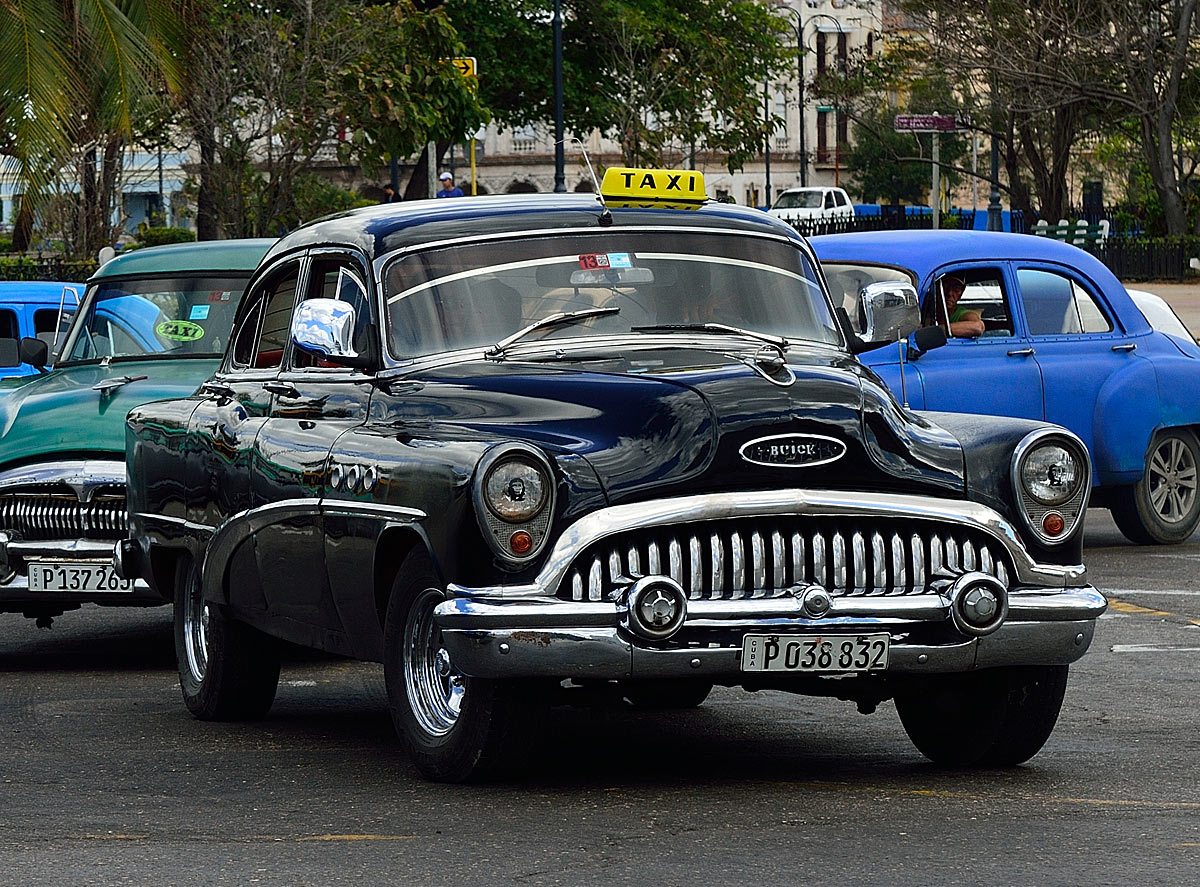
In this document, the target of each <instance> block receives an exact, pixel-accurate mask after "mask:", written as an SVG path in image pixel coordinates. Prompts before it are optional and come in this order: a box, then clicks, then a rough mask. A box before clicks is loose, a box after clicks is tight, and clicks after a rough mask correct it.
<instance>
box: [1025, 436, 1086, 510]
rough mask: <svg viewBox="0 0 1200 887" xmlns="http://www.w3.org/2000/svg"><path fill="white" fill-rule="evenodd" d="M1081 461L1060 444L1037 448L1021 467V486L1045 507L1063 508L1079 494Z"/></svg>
mask: <svg viewBox="0 0 1200 887" xmlns="http://www.w3.org/2000/svg"><path fill="white" fill-rule="evenodd" d="M1081 481H1082V478H1081V477H1080V464H1079V460H1078V459H1077V458H1076V457H1075V456H1074V455H1073V454H1072V453H1071V452H1070V451H1069V450H1067V449H1066V448H1065V447H1060V446H1058V445H1057V444H1049V445H1047V446H1043V447H1038V448H1037V449H1035V450H1033V451H1031V452H1030V453H1029V455H1027V456H1026V457H1025V461H1024V463H1023V464H1022V465H1021V485H1022V486H1023V487H1024V488H1025V492H1027V493H1028V494H1029V495H1030V497H1031V498H1033V499H1034V500H1035V501H1037V502H1040V503H1041V504H1043V505H1061V504H1062V503H1063V502H1066V501H1067V500H1068V499H1070V498H1071V497H1072V496H1073V495H1075V493H1076V492H1078V490H1079V484H1080V482H1081Z"/></svg>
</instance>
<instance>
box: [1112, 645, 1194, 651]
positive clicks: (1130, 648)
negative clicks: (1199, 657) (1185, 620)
mask: <svg viewBox="0 0 1200 887" xmlns="http://www.w3.org/2000/svg"><path fill="white" fill-rule="evenodd" d="M1110 649H1111V650H1112V652H1114V653H1200V647H1175V646H1172V645H1170V644H1113V645H1112V647H1111V648H1110Z"/></svg>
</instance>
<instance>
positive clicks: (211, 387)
mask: <svg viewBox="0 0 1200 887" xmlns="http://www.w3.org/2000/svg"><path fill="white" fill-rule="evenodd" d="M200 390H201V391H203V392H205V393H206V394H214V395H216V396H217V397H225V398H228V399H230V400H233V398H234V397H235V392H234V390H233V389H232V388H231V387H230V386H228V385H226V384H225V383H224V382H205V383H204V384H203V385H201V386H200Z"/></svg>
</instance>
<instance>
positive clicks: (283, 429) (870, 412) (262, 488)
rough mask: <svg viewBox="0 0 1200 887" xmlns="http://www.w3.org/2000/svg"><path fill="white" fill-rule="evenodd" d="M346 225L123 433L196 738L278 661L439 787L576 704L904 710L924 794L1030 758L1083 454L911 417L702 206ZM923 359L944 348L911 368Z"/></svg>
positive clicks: (1083, 595)
mask: <svg viewBox="0 0 1200 887" xmlns="http://www.w3.org/2000/svg"><path fill="white" fill-rule="evenodd" d="M601 193H602V196H601V197H599V198H598V197H597V196H596V195H582V194H573V195H536V196H522V197H489V198H483V199H478V200H439V201H428V202H419V203H412V204H403V205H389V206H380V207H373V208H369V209H364V210H359V211H352V212H349V213H346V214H344V215H340V216H335V217H332V218H329V219H326V220H322V221H318V222H315V223H313V224H310V225H307V226H305V227H302V228H300V229H299V230H297V231H295V232H293V233H292V234H289V235H287V236H286V237H284V238H283V239H281V240H280V241H279V243H278V244H277V245H276V246H275V247H274V248H273V249H272V250H271V251H270V253H269V254H268V255H267V257H266V258H265V259H264V260H263V263H262V265H261V266H260V268H259V270H258V271H257V273H256V275H255V277H254V279H253V281H252V283H251V286H250V289H249V290H248V296H247V298H246V300H245V301H244V302H243V304H242V306H241V309H240V311H239V314H238V318H237V320H236V322H235V330H234V334H233V338H232V340H231V344H230V347H229V349H228V351H227V354H226V356H225V360H224V363H223V365H222V367H221V369H220V371H219V372H217V374H216V375H215V376H213V378H212V379H211V380H210V381H208V382H207V383H206V384H205V385H204V387H203V389H202V390H201V391H200V392H199V393H198V394H197V395H195V396H193V397H189V398H186V399H180V400H172V401H165V402H160V403H155V404H150V405H147V406H144V407H139V408H137V409H135V410H133V411H132V412H131V413H130V414H129V418H128V451H127V458H128V476H129V484H130V493H129V512H130V513H129V526H130V538H129V539H127V540H126V541H125V542H123V543H121V544H119V545H118V549H117V556H116V561H117V568H118V570H119V571H120V572H121V573H122V574H123V575H125V576H127V577H135V576H136V577H140V578H144V579H145V580H146V581H148V582H149V583H150V585H151V586H152V587H153V588H155V589H157V590H158V592H159V593H161V594H162V595H163V596H164V597H165V598H173V599H174V602H175V623H176V642H177V649H178V654H179V666H180V679H181V684H182V688H183V696H184V700H185V701H186V703H187V706H188V708H189V709H190V710H191V711H192V712H193V713H194V714H195V715H196V716H197V717H200V718H205V719H223V718H250V717H259V716H262V715H264V714H265V713H266V712H267V710H268V709H269V708H270V706H271V703H272V700H273V698H274V695H275V689H276V684H277V681H278V675H279V650H278V646H277V644H276V642H275V639H284V640H287V641H291V642H296V643H299V644H304V645H308V646H311V647H315V648H319V649H322V650H327V651H332V652H335V653H339V654H344V655H348V656H353V657H358V658H361V659H366V660H375V661H382V662H383V663H384V671H385V676H386V682H387V688H388V694H389V699H390V704H391V708H392V712H393V717H394V720H395V725H396V727H397V730H398V732H399V734H400V736H401V738H402V741H403V742H404V745H405V746H406V747H407V749H408V751H409V752H410V753H411V754H412V756H413V758H414V760H415V761H416V763H417V765H418V767H419V768H420V769H421V771H422V772H423V773H424V774H425V775H426V776H428V777H430V778H433V779H446V780H458V779H465V778H469V777H472V776H476V775H479V774H481V773H484V772H486V771H487V770H488V769H490V768H491V767H492V766H494V765H495V764H497V763H498V762H500V761H501V760H503V759H504V757H505V754H504V752H505V749H506V748H507V744H508V740H509V738H511V736H512V735H513V734H512V728H514V727H516V726H519V725H521V724H522V723H528V722H529V720H530V718H531V716H530V714H529V712H530V711H531V710H536V707H537V706H538V705H545V704H550V703H551V702H553V701H555V700H558V699H568V700H569V699H570V698H571V697H570V694H571V693H577V694H584V695H586V694H588V693H589V691H590V693H591V694H596V693H600V694H607V695H609V696H610V697H612V698H619V699H623V700H625V702H622V704H626V703H630V704H634V705H639V706H690V705H697V704H699V703H701V702H702V701H703V700H704V698H705V696H706V695H707V693H708V691H709V690H710V689H711V687H712V686H713V685H714V684H725V685H740V686H742V687H745V688H747V689H759V688H776V689H783V690H791V691H795V692H799V693H809V694H827V695H833V696H837V697H839V698H844V699H848V700H852V701H855V702H857V704H858V706H859V707H860V709H862V710H863V711H865V712H869V711H871V710H873V709H874V708H875V706H876V705H877V704H878V703H880V702H882V701H884V700H887V699H891V698H894V699H895V701H896V705H897V707H898V709H899V713H900V716H901V718H902V720H903V723H904V726H905V729H906V730H907V731H908V733H909V735H910V737H911V738H912V739H913V741H914V742H915V744H916V745H917V747H918V748H919V749H920V750H921V751H922V752H923V753H924V754H925V755H927V756H928V757H930V758H932V759H933V760H935V761H939V762H944V763H950V764H957V765H997V764H1008V765H1011V764H1017V763H1020V762H1022V761H1025V760H1027V759H1028V758H1030V757H1031V756H1032V755H1034V754H1036V752H1037V751H1038V750H1039V749H1040V748H1041V747H1042V745H1043V743H1044V742H1045V741H1046V739H1047V737H1048V736H1049V735H1050V732H1051V730H1052V729H1053V726H1054V723H1055V721H1056V719H1057V716H1058V711H1059V708H1060V705H1061V703H1062V699H1063V694H1064V691H1065V686H1066V680H1067V669H1068V665H1069V663H1071V662H1073V661H1074V660H1076V659H1078V658H1079V657H1080V656H1082V655H1083V653H1084V652H1085V651H1086V650H1087V648H1088V645H1089V643H1090V642H1091V639H1092V633H1093V629H1094V626H1095V620H1096V618H1097V617H1098V616H1099V615H1100V613H1101V612H1102V611H1103V610H1104V607H1105V599H1104V597H1103V596H1102V595H1101V594H1100V593H1099V592H1097V591H1096V590H1095V589H1094V588H1092V587H1091V586H1090V585H1088V583H1087V581H1086V579H1085V571H1084V568H1083V566H1082V565H1081V548H1082V545H1081V525H1082V522H1083V515H1084V511H1085V508H1086V506H1087V500H1088V493H1089V490H1090V486H1091V484H1090V478H1091V467H1090V464H1089V461H1088V455H1087V450H1086V449H1085V447H1084V446H1083V445H1082V443H1081V442H1080V441H1079V440H1078V439H1077V438H1076V437H1075V436H1074V435H1072V434H1071V433H1070V432H1068V431H1065V430H1064V429H1062V428H1059V427H1057V426H1053V425H1047V424H1045V423H1042V422H1033V421H1025V420H1016V419H998V418H986V417H978V416H958V415H954V414H916V413H913V412H910V411H909V410H908V409H907V408H905V407H904V406H902V405H901V404H899V403H897V401H896V399H895V398H893V396H892V395H891V394H890V393H889V391H888V388H887V386H886V385H884V384H883V383H882V382H881V381H880V379H879V378H878V377H877V376H876V375H875V374H874V373H873V372H871V371H870V370H868V369H866V368H864V367H863V366H862V365H861V364H860V363H859V362H858V360H857V359H856V358H855V357H854V352H856V351H861V350H863V349H865V348H869V347H873V346H883V345H884V344H885V341H884V340H888V341H890V342H891V344H890V345H887V346H886V347H892V348H896V347H899V346H898V345H897V344H896V339H897V336H906V335H908V333H909V332H911V331H912V329H913V327H915V325H916V322H917V321H916V314H915V312H916V299H915V293H914V292H913V291H912V289H911V287H908V286H907V285H905V284H898V283H883V284H875V285H873V288H871V290H870V292H866V293H864V294H862V296H863V297H862V298H861V299H860V304H861V306H862V309H861V310H862V311H863V312H864V317H863V318H862V320H863V322H864V324H865V327H864V328H865V330H866V331H867V335H866V338H867V339H870V340H872V341H864V340H863V339H862V338H859V337H857V336H855V334H854V333H853V332H852V331H851V327H850V325H849V324H848V323H847V322H846V318H845V317H844V316H840V317H839V315H838V314H837V313H835V311H834V309H833V307H832V305H831V303H830V300H829V297H828V295H827V292H826V287H825V285H824V282H823V280H822V277H821V274H820V272H819V270H818V267H817V264H816V261H815V260H814V258H813V255H812V252H811V250H810V249H809V247H808V246H807V245H806V243H805V242H804V241H803V240H802V239H801V238H800V237H799V236H797V235H796V233H795V232H794V231H793V230H792V229H790V228H789V227H788V226H786V225H784V224H783V223H781V222H778V221H777V220H774V219H772V218H771V217H770V216H768V215H766V214H764V213H760V212H756V211H753V210H748V209H743V208H738V207H734V206H726V205H722V204H719V203H715V202H709V201H705V200H704V199H703V197H702V195H703V185H702V183H701V182H700V176H699V175H698V174H695V173H668V172H664V171H645V170H637V171H634V170H610V171H609V174H608V175H607V176H606V177H605V183H604V186H603V187H602V192H601ZM918 343H925V346H926V347H931V346H932V345H936V344H937V342H936V341H933V342H929V341H928V340H925V339H920V338H918Z"/></svg>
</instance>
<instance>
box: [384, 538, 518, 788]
mask: <svg viewBox="0 0 1200 887" xmlns="http://www.w3.org/2000/svg"><path fill="white" fill-rule="evenodd" d="M445 599H446V595H445V592H444V591H443V590H442V588H441V587H440V585H439V583H438V581H437V576H436V574H435V573H434V570H433V563H432V562H431V561H430V559H429V555H428V554H427V553H426V552H425V551H424V550H417V551H414V552H412V553H410V554H409V555H408V556H407V557H406V558H405V559H404V562H403V563H402V564H401V566H400V571H399V572H398V573H397V575H396V579H395V581H394V582H393V583H392V592H391V597H390V598H389V600H388V608H387V617H386V624H385V627H384V680H385V681H386V683H387V693H388V704H389V707H390V708H391V712H392V722H393V723H394V725H395V727H396V732H397V733H398V734H399V736H400V741H401V743H402V744H403V745H404V747H405V749H406V750H407V751H408V754H409V755H410V756H411V758H412V760H413V763H415V764H416V766H417V769H418V770H420V771H421V774H422V775H423V776H425V778H426V779H432V780H435V781H438V782H462V781H465V780H468V779H473V778H479V777H482V776H484V775H487V774H488V773H489V772H492V771H494V770H495V768H496V767H497V765H498V764H499V763H501V762H502V760H503V759H504V757H505V753H506V749H507V743H506V740H507V737H508V733H509V725H510V721H511V720H512V717H513V710H514V708H515V707H516V698H515V694H516V685H514V684H513V683H511V682H506V681H494V680H485V679H482V678H472V677H468V676H467V675H464V674H462V673H461V672H460V671H458V669H456V668H455V667H454V663H453V662H452V661H451V659H450V654H449V652H448V651H447V649H446V647H445V645H444V644H443V642H442V633H441V630H440V629H438V627H437V625H436V624H435V623H434V621H433V610H434V607H436V606H437V605H438V604H439V603H441V602H442V601H443V600H445Z"/></svg>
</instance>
